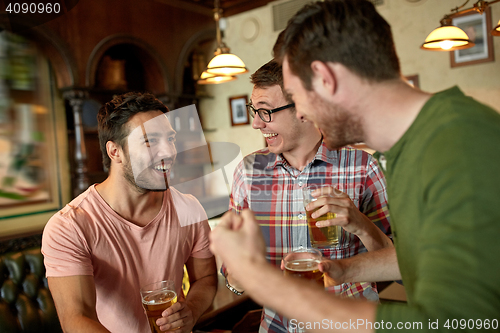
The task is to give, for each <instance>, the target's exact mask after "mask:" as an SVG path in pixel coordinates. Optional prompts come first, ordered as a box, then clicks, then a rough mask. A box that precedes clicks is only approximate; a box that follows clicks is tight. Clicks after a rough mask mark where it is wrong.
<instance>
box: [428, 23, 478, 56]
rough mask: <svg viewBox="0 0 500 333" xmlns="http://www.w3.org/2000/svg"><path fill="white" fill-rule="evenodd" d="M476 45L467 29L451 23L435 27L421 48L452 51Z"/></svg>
mask: <svg viewBox="0 0 500 333" xmlns="http://www.w3.org/2000/svg"><path fill="white" fill-rule="evenodd" d="M474 45H475V44H474V42H473V41H472V40H470V39H469V36H467V34H466V33H465V31H463V30H462V29H460V28H458V27H455V26H452V25H449V26H442V27H439V28H436V29H434V31H432V32H431V33H430V34H429V36H427V38H426V39H425V42H424V43H423V44H422V46H421V47H420V48H421V49H424V50H431V51H452V50H462V49H468V48H470V47H473V46H474Z"/></svg>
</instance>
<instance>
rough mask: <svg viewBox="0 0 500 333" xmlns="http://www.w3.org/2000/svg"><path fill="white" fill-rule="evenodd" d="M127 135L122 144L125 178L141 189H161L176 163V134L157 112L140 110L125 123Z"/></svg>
mask: <svg viewBox="0 0 500 333" xmlns="http://www.w3.org/2000/svg"><path fill="white" fill-rule="evenodd" d="M128 126H129V128H130V134H129V135H128V138H127V146H126V147H124V150H125V151H127V153H126V161H125V162H124V165H123V169H124V177H125V179H126V180H127V181H128V182H129V183H131V184H132V185H133V186H134V187H136V188H137V189H141V190H152V191H164V190H166V189H167V188H168V182H169V179H170V170H171V168H172V165H173V164H174V162H175V157H176V156H177V150H176V148H175V134H176V132H175V131H174V130H173V128H172V126H171V125H170V122H169V121H168V119H167V117H166V115H165V114H164V113H162V112H160V111H149V112H141V113H138V114H136V115H135V116H133V117H132V118H130V120H129V122H128Z"/></svg>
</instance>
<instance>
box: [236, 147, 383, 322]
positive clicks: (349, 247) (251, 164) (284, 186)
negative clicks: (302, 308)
mask: <svg viewBox="0 0 500 333" xmlns="http://www.w3.org/2000/svg"><path fill="white" fill-rule="evenodd" d="M313 184H328V185H332V186H335V187H336V188H337V189H339V190H340V191H342V192H344V193H347V194H348V195H349V197H350V198H351V200H352V201H353V202H354V204H355V205H356V207H358V209H359V210H360V211H361V212H363V213H364V214H365V215H366V216H368V218H370V220H372V222H373V223H375V224H376V225H377V226H378V227H379V228H380V229H381V230H382V231H383V232H385V233H386V234H388V235H389V234H390V225H389V212H388V209H387V195H386V188H385V179H384V176H383V174H382V172H381V171H380V170H379V168H378V165H377V162H376V160H375V159H374V158H372V157H371V155H370V154H368V153H366V152H365V151H362V150H357V149H352V148H342V149H340V150H336V151H330V150H328V149H327V148H326V146H325V144H324V143H323V144H322V145H321V146H320V147H319V149H318V152H317V153H316V155H315V157H314V159H313V160H312V161H311V163H309V164H308V165H307V166H306V167H305V168H304V170H302V171H299V170H297V169H295V168H293V167H292V166H291V165H290V164H289V163H288V162H287V161H286V160H285V159H284V158H283V157H282V156H281V155H276V154H273V153H271V152H269V150H268V149H267V148H265V149H262V150H259V151H257V152H255V153H253V154H250V155H248V156H246V157H245V158H244V159H243V161H241V162H240V164H239V165H238V167H237V168H236V170H235V172H234V180H233V187H232V192H231V202H230V209H232V210H234V211H236V212H237V213H241V211H242V210H243V209H245V208H250V209H251V210H252V211H253V212H254V214H255V217H256V219H257V221H258V223H259V224H260V227H261V230H262V233H263V235H264V239H265V241H266V245H267V259H268V260H269V261H270V262H271V264H273V265H275V266H277V267H280V264H281V259H282V258H283V256H284V255H285V254H286V253H288V252H289V251H291V250H292V249H295V248H297V247H299V246H303V247H311V244H310V240H309V233H308V230H307V217H306V212H305V209H304V206H303V200H302V188H303V187H305V186H308V185H313ZM320 250H321V251H322V253H323V255H324V256H325V257H326V258H331V259H341V258H347V257H351V256H354V255H356V254H358V253H361V252H366V248H365V247H364V246H363V244H362V243H361V241H360V239H359V238H358V237H357V236H355V235H353V234H350V233H348V232H346V231H345V230H343V229H342V235H341V236H340V238H339V245H337V246H335V247H332V248H321V249H320ZM329 291H331V292H335V293H338V294H341V295H342V296H345V297H348V296H352V297H358V298H366V299H371V300H375V301H376V300H378V295H377V293H376V287H375V284H373V285H372V284H370V283H345V284H342V285H340V286H335V287H331V288H329ZM290 326H294V325H289V323H288V320H287V319H286V318H284V317H283V316H281V315H279V314H277V313H275V312H274V311H272V310H270V309H268V308H265V309H264V314H263V318H262V323H261V328H260V332H287V331H288V332H293V331H295V330H294V329H293V327H290Z"/></svg>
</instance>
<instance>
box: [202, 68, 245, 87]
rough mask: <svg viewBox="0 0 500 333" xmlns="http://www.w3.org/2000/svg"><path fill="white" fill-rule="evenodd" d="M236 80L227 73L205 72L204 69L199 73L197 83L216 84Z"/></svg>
mask: <svg viewBox="0 0 500 333" xmlns="http://www.w3.org/2000/svg"><path fill="white" fill-rule="evenodd" d="M233 80H236V76H228V75H214V74H210V73H207V72H206V71H205V72H203V73H201V75H200V79H199V80H198V81H197V83H198V84H218V83H224V82H229V81H233Z"/></svg>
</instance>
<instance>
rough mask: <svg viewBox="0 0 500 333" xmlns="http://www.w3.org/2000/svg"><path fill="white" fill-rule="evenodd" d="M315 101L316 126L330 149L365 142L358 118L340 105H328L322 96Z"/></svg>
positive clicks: (316, 97)
mask: <svg viewBox="0 0 500 333" xmlns="http://www.w3.org/2000/svg"><path fill="white" fill-rule="evenodd" d="M315 101H316V102H315V104H317V105H315V106H314V107H315V108H316V112H317V115H318V116H317V117H316V126H318V127H319V128H320V129H321V132H322V133H323V140H324V142H325V144H326V146H327V147H328V149H330V150H335V149H339V148H342V147H344V146H347V145H351V144H354V143H359V142H362V141H363V138H364V134H363V133H364V131H363V127H362V126H361V119H360V118H359V117H358V116H355V115H352V114H351V113H349V111H347V110H346V109H345V108H343V107H341V106H339V105H331V104H328V103H326V102H325V101H324V100H323V99H322V98H321V97H320V96H317V95H316V96H315Z"/></svg>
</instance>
